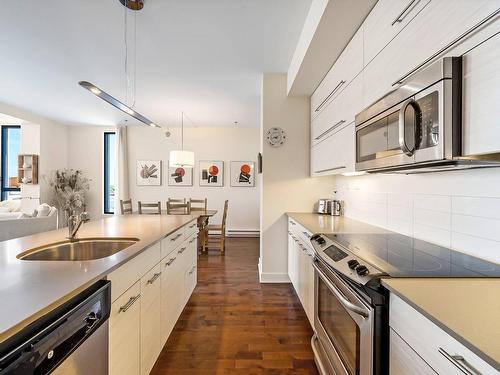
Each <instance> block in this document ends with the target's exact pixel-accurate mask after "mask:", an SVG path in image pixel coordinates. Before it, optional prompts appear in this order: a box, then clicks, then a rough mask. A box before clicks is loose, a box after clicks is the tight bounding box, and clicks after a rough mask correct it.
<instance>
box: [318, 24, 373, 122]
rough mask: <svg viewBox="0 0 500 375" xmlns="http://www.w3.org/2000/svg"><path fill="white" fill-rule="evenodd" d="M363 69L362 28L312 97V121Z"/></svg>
mask: <svg viewBox="0 0 500 375" xmlns="http://www.w3.org/2000/svg"><path fill="white" fill-rule="evenodd" d="M362 69H363V31H362V28H360V29H359V30H358V31H357V32H356V34H354V36H353V37H352V39H351V41H350V42H349V44H348V45H347V47H346V48H345V49H344V51H343V52H342V54H341V55H340V57H339V58H338V59H337V61H336V62H335V64H334V65H333V67H332V68H331V69H330V71H329V72H328V73H327V75H326V76H325V78H324V79H323V81H321V83H320V84H319V86H318V88H317V89H316V90H315V91H314V93H313V94H312V96H311V120H313V119H314V118H315V117H316V116H318V115H319V114H320V113H321V112H322V111H323V110H324V109H325V108H326V107H327V105H328V104H329V103H330V102H331V101H332V100H333V99H335V98H336V97H337V96H338V95H340V93H341V92H342V91H343V90H344V89H345V88H346V87H347V86H349V83H350V82H351V81H352V80H353V79H354V77H356V76H357V75H358V74H359V73H360V72H361V70H362Z"/></svg>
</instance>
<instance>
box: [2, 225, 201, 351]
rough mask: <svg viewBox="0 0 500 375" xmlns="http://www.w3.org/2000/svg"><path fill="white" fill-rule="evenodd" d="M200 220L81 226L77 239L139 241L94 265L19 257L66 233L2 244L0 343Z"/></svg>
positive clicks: (90, 263) (60, 231) (51, 233)
mask: <svg viewBox="0 0 500 375" xmlns="http://www.w3.org/2000/svg"><path fill="white" fill-rule="evenodd" d="M197 217H198V215H126V216H113V217H110V218H107V219H102V220H95V221H91V222H88V223H86V224H83V225H82V227H81V228H80V231H79V233H78V237H80V238H85V237H136V238H139V239H140V240H139V241H138V242H137V243H135V244H133V245H132V246H130V247H128V248H126V249H124V250H122V251H120V252H118V253H116V254H114V255H112V256H109V257H106V258H102V259H97V260H91V261H28V260H19V259H17V258H16V256H17V255H18V254H19V253H22V252H24V251H26V250H29V249H32V248H34V247H39V246H43V245H46V244H51V243H54V242H58V241H62V240H64V239H65V236H67V228H65V229H60V230H55V231H51V232H45V233H39V234H35V235H32V236H27V237H22V238H17V239H13V240H9V241H4V242H0V301H1V306H2V307H1V308H0V342H2V341H4V340H5V339H6V338H8V337H10V336H11V335H12V334H14V333H15V332H17V331H19V330H20V329H22V328H23V327H25V326H26V325H27V324H29V323H31V322H32V321H34V320H35V319H37V318H39V317H40V316H41V315H43V314H44V313H46V312H48V311H50V310H52V309H53V308H55V307H57V306H58V305H60V304H62V303H63V302H65V301H67V300H68V299H70V298H71V297H73V296H75V295H76V294H78V293H79V292H80V291H82V290H84V289H85V288H86V287H88V286H90V285H91V284H92V283H94V282H95V281H97V280H99V279H101V278H103V277H105V276H106V275H107V274H108V273H110V272H111V271H112V270H114V269H116V268H118V267H119V266H120V265H122V264H123V263H125V262H127V261H128V260H130V259H131V258H133V257H135V256H136V255H137V254H139V253H141V252H142V251H143V250H145V249H146V248H147V247H149V246H150V245H152V244H154V243H156V242H157V241H159V240H161V239H162V238H163V237H165V236H167V235H169V234H170V233H172V232H174V231H175V230H177V229H178V228H180V227H182V226H184V225H185V224H187V223H189V222H191V221H193V220H195V219H196V218H197Z"/></svg>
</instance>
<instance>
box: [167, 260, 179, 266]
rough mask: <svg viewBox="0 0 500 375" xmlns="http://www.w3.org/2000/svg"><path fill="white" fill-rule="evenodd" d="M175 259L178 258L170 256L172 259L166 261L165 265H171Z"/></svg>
mask: <svg viewBox="0 0 500 375" xmlns="http://www.w3.org/2000/svg"><path fill="white" fill-rule="evenodd" d="M175 259H177V258H170V260H169V261H168V262H167V263H165V266H170V265H171V264H172V263H174V261H175Z"/></svg>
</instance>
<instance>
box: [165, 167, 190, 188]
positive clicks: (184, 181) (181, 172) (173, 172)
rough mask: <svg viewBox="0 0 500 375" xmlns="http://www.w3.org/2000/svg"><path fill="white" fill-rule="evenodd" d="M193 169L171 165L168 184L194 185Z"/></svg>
mask: <svg viewBox="0 0 500 375" xmlns="http://www.w3.org/2000/svg"><path fill="white" fill-rule="evenodd" d="M169 165H170V164H169ZM193 169H194V168H183V167H170V166H169V167H168V186H193Z"/></svg>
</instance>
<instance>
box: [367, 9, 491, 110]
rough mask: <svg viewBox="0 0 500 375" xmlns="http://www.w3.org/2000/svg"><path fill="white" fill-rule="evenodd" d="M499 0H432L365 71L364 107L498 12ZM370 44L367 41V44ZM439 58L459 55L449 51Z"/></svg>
mask: <svg viewBox="0 0 500 375" xmlns="http://www.w3.org/2000/svg"><path fill="white" fill-rule="evenodd" d="M498 7H499V1H498V0H475V1H470V0H439V1H437V0H432V1H431V2H430V3H429V4H428V5H427V6H426V7H425V8H423V9H422V11H421V12H420V13H419V15H418V19H415V20H414V21H413V22H411V23H409V24H408V25H407V26H406V27H405V28H404V29H403V30H402V31H401V32H400V33H399V34H398V35H397V36H396V37H395V38H394V39H393V40H392V41H391V42H390V43H389V44H388V45H387V46H386V47H385V48H384V49H383V50H382V51H381V52H380V53H379V54H378V55H377V56H376V57H375V58H374V59H373V60H372V61H371V62H370V63H369V64H368V65H367V66H366V67H365V69H364V71H363V81H364V82H363V107H367V106H369V105H370V104H371V103H373V102H374V101H376V100H377V99H379V98H380V97H381V96H383V95H385V94H387V93H388V92H389V91H391V90H392V89H394V86H393V83H395V82H396V81H398V80H399V79H400V78H401V77H403V76H404V75H405V74H407V73H408V72H410V71H411V70H412V69H414V68H415V67H418V66H419V65H421V64H422V63H423V62H424V61H425V60H426V59H428V58H429V57H430V56H431V55H433V54H434V53H436V52H438V51H439V50H441V49H442V48H443V47H445V46H447V45H448V44H449V43H450V42H452V41H453V40H454V39H456V38H458V37H459V36H461V35H462V34H463V33H464V32H465V31H467V30H468V29H470V28H472V27H473V26H475V25H477V24H478V23H480V22H481V21H482V20H483V19H485V18H486V17H487V16H488V15H490V14H491V13H492V12H493V11H495V10H496V9H498ZM497 22H498V21H497ZM368 42H369V41H366V40H365V43H368ZM448 52H449V53H446V52H444V53H443V54H442V55H440V56H439V57H443V56H447V55H451V54H456V51H455V52H454V53H453V50H452V49H451V48H450V51H448Z"/></svg>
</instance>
